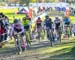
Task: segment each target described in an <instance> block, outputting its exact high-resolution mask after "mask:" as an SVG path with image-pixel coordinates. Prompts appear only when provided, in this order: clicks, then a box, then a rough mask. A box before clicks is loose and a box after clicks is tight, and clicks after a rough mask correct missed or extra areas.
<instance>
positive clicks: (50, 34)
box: [47, 29, 53, 46]
mask: <svg viewBox="0 0 75 60" xmlns="http://www.w3.org/2000/svg"><path fill="white" fill-rule="evenodd" d="M47 34H48V36H49V37H48V40H50V43H51V46H53V32H52V30H50V29H47Z"/></svg>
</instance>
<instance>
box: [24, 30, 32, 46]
mask: <svg viewBox="0 0 75 60" xmlns="http://www.w3.org/2000/svg"><path fill="white" fill-rule="evenodd" d="M25 33H26V42H27V45H28V46H30V45H31V42H30V34H29V31H26V32H25Z"/></svg>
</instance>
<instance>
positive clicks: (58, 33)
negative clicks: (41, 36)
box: [57, 27, 62, 43]
mask: <svg viewBox="0 0 75 60" xmlns="http://www.w3.org/2000/svg"><path fill="white" fill-rule="evenodd" d="M61 34H62V32H61V27H59V28H58V30H57V35H58V38H57V39H58V41H59V42H60V43H61Z"/></svg>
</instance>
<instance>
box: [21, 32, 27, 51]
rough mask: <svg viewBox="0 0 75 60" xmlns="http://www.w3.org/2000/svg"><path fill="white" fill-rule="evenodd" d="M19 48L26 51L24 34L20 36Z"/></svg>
mask: <svg viewBox="0 0 75 60" xmlns="http://www.w3.org/2000/svg"><path fill="white" fill-rule="evenodd" d="M21 48H22V51H24V50H25V49H26V37H25V35H24V33H22V34H21Z"/></svg>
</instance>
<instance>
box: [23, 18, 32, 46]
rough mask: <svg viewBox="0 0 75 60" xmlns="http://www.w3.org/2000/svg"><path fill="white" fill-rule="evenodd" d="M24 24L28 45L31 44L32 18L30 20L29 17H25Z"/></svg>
mask: <svg viewBox="0 0 75 60" xmlns="http://www.w3.org/2000/svg"><path fill="white" fill-rule="evenodd" d="M22 24H23V26H24V30H25V35H26V41H27V44H28V46H30V45H31V43H30V20H29V18H27V17H24V18H23V21H22Z"/></svg>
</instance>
